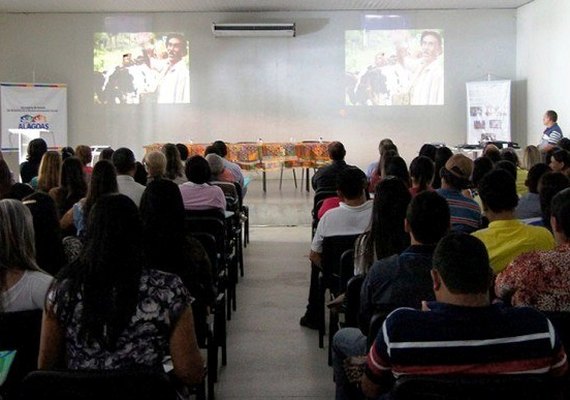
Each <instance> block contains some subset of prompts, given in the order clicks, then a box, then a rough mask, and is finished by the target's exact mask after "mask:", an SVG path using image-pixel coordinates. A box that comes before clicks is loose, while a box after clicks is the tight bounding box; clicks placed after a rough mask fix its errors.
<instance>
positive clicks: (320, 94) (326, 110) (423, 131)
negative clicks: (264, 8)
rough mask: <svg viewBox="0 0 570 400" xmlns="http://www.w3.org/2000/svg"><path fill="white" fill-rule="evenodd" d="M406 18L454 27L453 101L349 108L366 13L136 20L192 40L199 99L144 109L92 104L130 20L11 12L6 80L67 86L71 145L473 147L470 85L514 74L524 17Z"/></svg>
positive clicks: (450, 41) (410, 152)
mask: <svg viewBox="0 0 570 400" xmlns="http://www.w3.org/2000/svg"><path fill="white" fill-rule="evenodd" d="M560 3H562V1H560ZM402 15H404V17H405V19H406V20H407V21H408V22H407V26H406V27H407V28H416V29H422V28H441V29H444V30H445V76H446V86H445V106H425V107H424V106H415V107H391V108H383V107H374V108H355V107H346V106H345V105H344V31H345V30H348V29H359V28H361V23H362V20H363V17H364V13H361V12H304V13H239V14H211V13H156V14H137V15H131V17H135V19H139V21H138V23H139V26H142V27H143V28H145V29H148V30H150V31H183V32H185V33H186V34H187V36H188V37H189V39H190V53H191V54H190V56H191V60H190V62H191V101H192V103H191V104H189V105H141V106H132V105H122V106H102V105H94V104H93V91H92V74H93V72H92V71H93V33H94V32H100V31H105V30H106V28H105V24H106V21H109V20H108V19H107V18H108V17H111V18H117V17H121V16H120V15H117V14H112V15H104V14H44V15H41V14H28V15H24V14H3V15H0V37H1V38H2V40H1V41H0V54H2V57H0V81H12V82H22V81H23V82H29V81H31V80H32V76H33V73H35V79H36V82H51V83H53V82H57V83H60V82H61V83H67V84H68V93H69V98H68V104H69V140H70V145H77V144H80V143H85V144H110V145H112V146H113V147H115V148H116V147H119V146H123V145H126V146H129V147H131V148H132V149H133V150H135V151H136V152H137V153H138V154H139V155H140V154H142V146H143V145H145V144H149V143H153V142H157V141H173V142H179V141H186V140H188V139H190V138H192V139H193V140H194V142H210V141H212V140H215V139H218V138H222V139H224V140H227V141H230V142H231V141H243V140H256V139H257V138H258V137H262V138H263V140H264V141H267V142H268V141H287V140H289V138H290V137H294V138H295V139H297V140H302V139H314V138H318V137H319V136H322V137H323V138H324V139H325V140H341V141H343V142H344V143H345V145H346V147H347V149H348V156H347V159H348V161H349V162H351V163H355V164H358V165H360V166H362V167H364V166H365V165H367V163H368V162H369V161H370V160H372V159H376V158H377V151H376V148H377V143H378V141H379V139H381V138H383V137H392V138H393V139H394V140H395V141H396V143H397V144H398V145H399V147H400V148H401V149H402V153H403V155H404V156H405V158H406V159H407V160H408V162H409V161H411V159H412V157H414V156H415V155H416V154H417V150H418V149H419V147H420V145H421V144H422V143H424V142H431V141H444V142H446V143H448V144H449V145H456V144H459V143H464V142H465V137H466V134H465V131H466V116H465V114H466V111H465V108H466V100H465V82H466V81H470V80H479V79H483V77H484V76H485V75H486V74H487V73H492V74H494V75H496V76H498V77H501V78H507V79H514V77H515V69H516V67H515V65H516V62H515V58H516V52H515V48H516V11H515V10H488V11H487V10H467V11H417V12H409V11H407V12H405V13H402ZM131 21H132V20H131ZM213 21H216V22H234V21H238V22H239V21H243V22H267V21H269V22H290V21H293V22H295V23H296V24H297V28H298V35H297V37H295V38H291V39H283V38H279V39H272V38H232V39H215V38H213V37H212V34H211V30H210V24H211V23H212V22H213ZM125 30H127V29H125ZM542 60H544V58H542ZM515 95H516V87H515ZM515 114H516V110H515ZM515 140H520V139H517V137H516V136H515Z"/></svg>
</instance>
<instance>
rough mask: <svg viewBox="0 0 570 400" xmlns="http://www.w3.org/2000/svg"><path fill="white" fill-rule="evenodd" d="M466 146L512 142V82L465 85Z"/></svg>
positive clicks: (486, 82) (489, 81)
mask: <svg viewBox="0 0 570 400" xmlns="http://www.w3.org/2000/svg"><path fill="white" fill-rule="evenodd" d="M466 87H467V144H479V143H481V142H483V143H484V142H495V141H502V142H510V141H511V81H509V80H495V81H491V80H488V81H479V82H467V83H466Z"/></svg>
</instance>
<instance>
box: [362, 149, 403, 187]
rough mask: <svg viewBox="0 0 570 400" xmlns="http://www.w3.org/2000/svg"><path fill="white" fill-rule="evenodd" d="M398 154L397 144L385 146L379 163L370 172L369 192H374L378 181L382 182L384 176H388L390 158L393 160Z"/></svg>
mask: <svg viewBox="0 0 570 400" xmlns="http://www.w3.org/2000/svg"><path fill="white" fill-rule="evenodd" d="M397 156H398V148H397V147H396V145H395V144H386V145H384V146H383V148H382V153H381V155H380V159H379V160H378V163H377V167H376V169H375V170H373V171H372V173H371V174H370V178H368V182H369V185H368V191H369V192H374V188H375V187H376V185H378V182H380V181H381V180H382V178H383V177H384V176H387V173H386V165H388V164H389V163H390V160H392V158H394V157H397Z"/></svg>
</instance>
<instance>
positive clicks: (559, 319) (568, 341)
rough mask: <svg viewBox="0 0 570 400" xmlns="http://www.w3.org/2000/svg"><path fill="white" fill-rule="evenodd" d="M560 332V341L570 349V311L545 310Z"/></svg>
mask: <svg viewBox="0 0 570 400" xmlns="http://www.w3.org/2000/svg"><path fill="white" fill-rule="evenodd" d="M543 314H545V315H546V316H547V317H548V319H549V320H550V322H552V325H554V329H556V332H557V333H558V337H559V338H560V341H561V342H562V344H563V345H564V348H565V349H570V312H567V311H557V312H552V311H550V312H543Z"/></svg>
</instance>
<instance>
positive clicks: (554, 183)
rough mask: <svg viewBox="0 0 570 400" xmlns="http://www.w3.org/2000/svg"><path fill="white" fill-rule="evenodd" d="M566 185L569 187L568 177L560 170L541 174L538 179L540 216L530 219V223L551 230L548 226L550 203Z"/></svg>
mask: <svg viewBox="0 0 570 400" xmlns="http://www.w3.org/2000/svg"><path fill="white" fill-rule="evenodd" d="M567 187H570V179H569V178H568V177H567V176H566V175H564V174H563V173H561V172H546V173H545V174H543V175H542V177H541V178H540V179H539V180H538V198H539V200H540V210H541V213H542V218H541V219H540V220H538V221H537V220H534V221H530V225H535V226H543V227H545V228H547V229H548V230H552V227H551V226H550V216H551V212H550V204H551V202H552V199H553V198H554V196H556V194H557V193H558V192H560V191H562V190H564V189H566V188H567Z"/></svg>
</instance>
